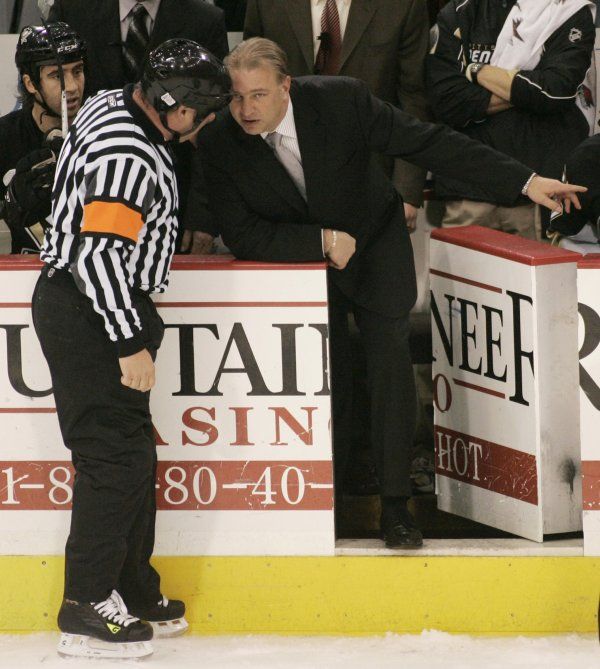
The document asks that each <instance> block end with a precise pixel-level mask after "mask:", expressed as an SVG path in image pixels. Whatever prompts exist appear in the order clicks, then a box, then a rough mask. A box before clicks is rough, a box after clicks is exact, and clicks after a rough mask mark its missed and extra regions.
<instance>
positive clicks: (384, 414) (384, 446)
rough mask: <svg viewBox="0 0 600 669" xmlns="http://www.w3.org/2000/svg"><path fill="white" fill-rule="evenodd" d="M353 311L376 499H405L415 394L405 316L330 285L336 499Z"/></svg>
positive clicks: (348, 423) (345, 434)
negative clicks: (362, 361) (371, 305)
mask: <svg viewBox="0 0 600 669" xmlns="http://www.w3.org/2000/svg"><path fill="white" fill-rule="evenodd" d="M349 312H352V313H353V314H354V318H355V321H356V325H357V327H358V330H359V332H360V339H361V343H362V345H363V347H364V350H365V355H366V363H367V364H366V366H367V388H368V391H369V398H370V417H371V426H370V434H371V446H372V448H373V454H374V457H375V466H376V471H377V476H378V478H379V488H380V494H381V495H382V496H385V497H387V496H390V497H410V496H411V484H410V461H411V458H410V455H411V448H412V444H413V438H414V433H415V426H416V413H417V401H416V389H415V380H414V376H413V369H412V363H411V358H410V348H409V343H408V334H409V321H408V314H406V316H402V317H394V318H392V317H390V316H386V315H385V314H380V313H377V312H374V311H370V310H368V309H365V308H364V307H361V306H359V305H357V304H356V303H354V302H352V301H351V300H349V299H348V298H347V297H346V296H345V295H344V294H343V293H342V292H341V291H340V289H339V288H338V287H337V286H336V285H335V284H334V283H333V282H332V281H330V282H329V334H330V339H329V350H330V355H331V404H332V413H333V452H334V466H335V486H336V496H337V498H338V499H337V501H338V502H339V497H340V495H341V493H342V488H343V481H344V477H345V474H346V468H347V463H348V458H349V453H350V444H351V442H352V423H353V420H352V418H353V416H352V384H353V379H352V351H351V345H350V335H349V332H348V313H349Z"/></svg>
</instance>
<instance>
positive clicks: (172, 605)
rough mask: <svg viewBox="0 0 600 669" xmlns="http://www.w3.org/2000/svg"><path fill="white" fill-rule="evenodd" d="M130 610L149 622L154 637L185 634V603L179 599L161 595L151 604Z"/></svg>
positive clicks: (186, 626)
mask: <svg viewBox="0 0 600 669" xmlns="http://www.w3.org/2000/svg"><path fill="white" fill-rule="evenodd" d="M132 612H133V613H134V614H135V615H136V616H137V617H138V618H140V619H141V620H143V621H144V622H147V623H150V625H152V629H153V630H154V636H155V637H156V638H163V639H164V638H167V637H173V636H179V635H180V634H185V632H186V630H187V629H188V627H189V625H188V622H187V620H186V619H185V617H184V616H185V604H184V603H183V602H182V601H180V600H179V599H167V598H166V597H164V596H163V597H162V599H160V600H159V601H158V602H157V603H156V604H153V605H152V606H148V607H143V608H136V607H133V610H132Z"/></svg>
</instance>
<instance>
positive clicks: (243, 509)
mask: <svg viewBox="0 0 600 669" xmlns="http://www.w3.org/2000/svg"><path fill="white" fill-rule="evenodd" d="M39 267H40V265H39V263H38V261H36V260H30V259H28V258H20V257H19V258H15V257H7V258H4V259H0V434H1V435H2V441H1V443H0V510H1V511H2V513H0V554H20V555H25V554H60V553H62V551H63V547H64V541H65V538H66V534H67V531H68V522H69V514H68V513H66V511H67V510H68V509H69V508H70V500H71V480H72V468H71V465H70V462H69V452H68V451H67V450H66V449H65V447H64V445H63V443H62V440H61V437H60V432H59V428H58V422H57V417H56V410H55V408H54V402H53V396H52V391H51V384H50V377H49V372H48V369H47V367H46V364H45V361H44V358H43V356H42V353H41V350H40V348H39V344H38V341H37V338H36V336H35V332H34V330H33V326H32V321H31V310H30V299H31V294H32V292H33V288H34V285H35V282H36V280H37V276H38V273H39ZM156 303H157V306H158V309H159V313H160V315H161V316H162V318H163V320H164V321H165V325H166V333H165V339H164V342H163V345H162V347H161V349H160V351H159V354H158V359H157V385H156V387H155V388H154V389H153V391H152V403H151V408H152V415H153V423H154V427H155V431H156V437H157V448H158V457H159V473H158V481H157V503H158V508H159V512H158V520H157V544H156V553H157V554H163V555H269V554H270V555H306V554H310V555H330V554H333V551H334V527H333V473H332V462H331V434H330V419H331V411H330V392H329V388H330V384H329V371H328V369H329V367H328V335H327V284H326V270H325V266H324V265H322V264H303V265H268V264H258V263H244V262H239V261H233V260H228V259H227V258H225V259H223V257H222V256H220V257H217V258H215V259H205V260H202V259H200V260H198V259H193V258H186V257H181V258H178V259H176V260H175V262H174V266H173V271H172V273H171V283H170V287H169V289H168V291H167V292H166V293H165V294H164V295H161V296H157V298H156ZM65 326H66V327H68V324H65Z"/></svg>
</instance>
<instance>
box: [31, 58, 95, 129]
mask: <svg viewBox="0 0 600 669" xmlns="http://www.w3.org/2000/svg"><path fill="white" fill-rule="evenodd" d="M62 69H63V74H64V78H65V91H66V93H67V114H68V116H69V118H73V117H74V116H75V114H77V112H78V111H79V109H80V107H81V103H82V101H83V87H84V85H85V75H84V73H83V61H82V60H78V61H75V62H74V63H67V64H66V65H63V67H62ZM30 83H31V85H32V86H33V83H32V82H30ZM27 88H28V89H29V86H27ZM34 90H35V88H34ZM30 92H34V91H30ZM39 92H41V93H42V95H43V96H44V100H45V101H46V104H47V105H48V107H50V109H51V110H52V111H53V112H54V113H55V114H58V115H60V93H61V91H60V77H59V74H58V66H57V65H42V67H40V85H39ZM39 92H38V93H37V94H36V99H38V98H39Z"/></svg>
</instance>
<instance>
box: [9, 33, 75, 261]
mask: <svg viewBox="0 0 600 669" xmlns="http://www.w3.org/2000/svg"><path fill="white" fill-rule="evenodd" d="M48 31H50V34H51V37H52V43H51V41H50V39H49V36H48ZM57 55H58V57H59V58H60V59H61V64H62V70H63V76H64V82H65V92H66V95H67V114H68V117H69V121H71V120H72V119H73V118H74V117H75V115H76V114H77V112H78V111H79V108H80V107H81V103H82V101H83V89H84V85H85V75H84V63H85V58H86V49H85V45H84V43H83V41H82V39H81V38H80V37H79V35H78V34H77V33H76V32H75V31H74V30H72V29H71V28H70V27H69V26H68V25H66V24H65V23H49V24H48V28H46V27H44V26H26V27H25V28H23V30H22V31H21V34H20V36H19V40H18V42H17V50H16V55H15V62H16V65H17V69H18V71H19V91H20V95H21V99H22V102H23V106H22V107H21V109H18V110H16V111H13V112H11V113H10V114H6V116H3V117H2V118H0V146H1V147H2V150H1V151H0V218H2V219H4V221H5V222H6V224H7V225H8V227H9V230H10V234H11V253H19V254H20V253H39V251H40V248H41V245H42V241H43V237H44V230H45V228H46V227H47V226H48V222H47V220H46V219H48V218H49V216H50V208H51V194H52V183H53V181H54V172H55V170H56V158H57V156H58V153H59V151H60V146H61V144H62V135H61V132H60V128H61V84H60V79H59V75H58V64H57Z"/></svg>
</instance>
